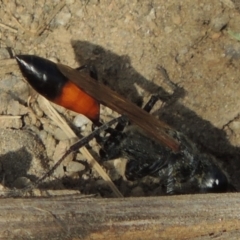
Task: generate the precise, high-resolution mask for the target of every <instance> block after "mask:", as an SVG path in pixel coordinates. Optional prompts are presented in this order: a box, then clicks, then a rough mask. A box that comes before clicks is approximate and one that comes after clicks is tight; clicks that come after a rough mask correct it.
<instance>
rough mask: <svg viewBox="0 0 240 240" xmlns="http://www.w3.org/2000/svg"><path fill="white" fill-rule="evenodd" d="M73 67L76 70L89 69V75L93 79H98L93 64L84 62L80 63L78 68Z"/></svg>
mask: <svg viewBox="0 0 240 240" xmlns="http://www.w3.org/2000/svg"><path fill="white" fill-rule="evenodd" d="M75 69H76V70H78V71H81V70H84V69H87V70H89V73H90V77H91V78H93V79H95V80H96V81H98V73H97V69H96V67H95V66H94V65H88V64H85V65H82V66H80V67H78V68H75Z"/></svg>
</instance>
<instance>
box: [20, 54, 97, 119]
mask: <svg viewBox="0 0 240 240" xmlns="http://www.w3.org/2000/svg"><path fill="white" fill-rule="evenodd" d="M16 60H17V62H18V65H19V67H20V69H21V72H22V74H23V76H24V77H25V78H26V80H27V81H28V83H29V84H30V85H31V86H32V88H33V89H35V91H36V92H38V93H39V94H41V95H42V96H44V97H45V98H47V99H48V100H49V101H52V102H54V103H56V104H58V105H61V106H63V107H65V108H67V109H70V110H72V111H75V112H77V113H81V114H84V115H85V116H86V117H88V118H89V119H90V120H92V121H93V122H98V120H99V112H100V105H99V103H98V101H96V100H95V99H94V98H93V97H91V96H89V95H88V94H86V93H85V92H84V91H82V90H81V89H80V88H79V87H77V86H76V85H75V84H74V83H72V82H71V80H69V79H68V78H67V77H65V76H64V75H63V74H62V73H61V72H60V71H59V70H58V68H57V65H56V64H55V63H54V62H52V61H50V60H47V59H44V58H41V57H38V56H34V55H17V56H16Z"/></svg>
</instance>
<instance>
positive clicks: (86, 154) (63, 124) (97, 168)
mask: <svg viewBox="0 0 240 240" xmlns="http://www.w3.org/2000/svg"><path fill="white" fill-rule="evenodd" d="M44 103H45V105H46V106H47V108H48V109H49V110H50V114H49V117H50V118H51V119H52V120H53V121H54V122H55V123H56V124H57V125H58V126H59V127H60V128H61V129H62V130H63V131H64V132H65V133H66V134H67V135H68V137H70V138H77V136H76V134H75V133H74V132H73V131H72V129H71V128H70V127H69V126H68V125H67V123H66V122H65V121H64V120H63V119H62V117H61V116H60V115H59V114H58V112H57V111H56V110H55V109H54V108H53V107H52V105H51V104H50V103H49V101H48V100H46V99H45V98H44ZM80 152H81V153H82V154H83V155H84V157H86V159H87V161H88V163H89V165H91V167H92V168H93V169H94V170H95V171H96V172H98V174H99V175H100V176H101V177H102V178H103V179H104V180H105V181H106V183H107V184H108V185H109V187H110V188H111V189H112V191H113V192H114V193H115V195H116V196H117V197H123V195H122V194H121V193H120V192H119V190H118V189H117V187H116V186H115V184H114V183H113V182H112V180H111V179H110V177H109V176H108V175H107V174H106V172H105V171H104V170H103V169H102V167H101V166H100V165H99V163H98V162H97V161H96V160H95V159H94V158H93V156H92V155H91V154H90V153H89V151H88V150H87V149H86V148H85V147H82V148H81V149H80Z"/></svg>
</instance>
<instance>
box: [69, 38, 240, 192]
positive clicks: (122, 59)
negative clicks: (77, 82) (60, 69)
mask: <svg viewBox="0 0 240 240" xmlns="http://www.w3.org/2000/svg"><path fill="white" fill-rule="evenodd" d="M72 47H73V49H74V51H75V58H76V60H77V61H78V62H79V65H83V64H89V65H95V66H96V68H97V71H98V75H99V79H100V80H101V81H103V83H105V84H107V85H108V86H109V87H111V88H112V89H113V90H115V91H117V92H118V93H120V94H121V95H123V96H126V97H127V98H130V100H132V101H133V102H135V103H136V104H138V105H139V106H141V105H142V98H141V96H139V94H138V93H137V91H136V88H135V86H134V83H136V84H137V85H139V86H140V87H141V88H142V89H144V90H146V91H148V92H149V93H151V94H156V93H157V94H159V96H160V99H161V100H162V101H164V102H165V104H164V106H163V107H161V108H160V109H157V110H156V111H154V112H153V113H152V114H154V115H155V116H156V117H159V118H160V119H161V120H163V121H165V122H166V123H167V124H168V125H170V126H171V127H173V128H174V129H176V130H177V131H178V132H181V133H183V134H185V135H186V136H187V137H188V138H189V139H190V140H192V141H193V142H194V143H196V144H197V145H198V148H199V150H200V151H201V150H202V151H204V152H206V153H210V154H212V155H214V156H215V157H217V159H218V161H219V163H220V165H221V166H222V168H223V169H224V170H225V171H226V172H227V173H228V174H229V175H231V178H232V179H231V181H232V183H233V185H234V187H235V188H236V189H237V190H238V189H240V182H239V181H238V174H239V171H240V162H239V158H240V149H239V148H238V147H235V146H232V145H231V144H230V142H229V141H228V139H227V136H226V133H225V132H224V131H223V130H222V129H218V128H216V127H214V126H213V125H212V124H211V123H210V122H209V121H207V120H204V119H202V118H201V117H199V116H198V115H197V114H196V113H195V112H194V111H192V110H190V109H189V108H187V107H185V106H184V105H183V104H181V103H180V102H179V101H178V100H179V98H180V97H184V95H185V94H186V93H185V91H184V89H182V88H180V87H178V86H176V89H175V94H173V96H171V95H170V94H169V93H168V92H167V91H165V90H164V89H163V88H162V87H161V86H158V85H156V84H155V83H153V82H150V81H148V80H147V79H146V78H144V76H142V75H141V74H140V73H138V72H137V71H136V70H135V69H134V68H133V67H132V66H131V61H130V59H129V57H128V56H125V55H124V56H119V55H117V54H115V53H113V52H111V51H109V50H107V49H104V48H103V47H101V46H98V45H94V44H92V43H89V42H87V41H72ZM92 59H94V60H92ZM159 64H161V63H159ZM163 64H164V63H163ZM126 66H127V67H126ZM154 70H155V69H153V71H154ZM159 77H161V75H160V74H159ZM173 81H174V80H173ZM185 126H187V128H186V127H185Z"/></svg>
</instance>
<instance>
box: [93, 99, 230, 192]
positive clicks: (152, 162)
mask: <svg viewBox="0 0 240 240" xmlns="http://www.w3.org/2000/svg"><path fill="white" fill-rule="evenodd" d="M156 100H157V97H156V96H153V97H152V99H151V100H150V101H149V103H148V104H147V105H146V107H145V110H147V111H149V110H150V109H151V107H152V105H153V104H154V103H155V102H156ZM117 128H118V129H111V130H110V132H111V135H110V136H109V137H100V136H97V137H96V139H97V142H98V143H99V144H100V145H101V146H102V149H101V151H100V155H101V156H102V158H103V159H104V160H108V159H114V158H118V157H125V158H127V160H128V161H127V165H126V170H125V175H126V178H127V179H128V180H136V179H140V178H143V177H145V176H147V175H150V176H153V177H159V178H160V179H161V184H162V187H163V190H164V191H165V193H166V194H188V193H209V192H226V191H228V190H229V186H230V185H229V181H228V178H227V177H226V175H225V173H224V172H223V171H222V169H221V168H220V166H218V164H217V163H216V160H215V158H214V157H213V156H211V155H209V154H205V153H201V152H200V151H199V150H198V149H197V147H196V145H195V144H194V143H192V142H191V141H190V140H189V139H188V138H187V137H186V136H185V135H183V134H182V133H179V132H177V131H175V130H174V131H171V133H169V134H171V136H172V138H173V139H175V140H176V141H177V142H178V143H179V144H180V151H179V152H177V153H175V152H173V151H172V150H171V149H169V148H167V147H165V146H164V145H163V144H160V143H158V142H156V141H155V140H154V139H151V138H149V136H147V135H146V134H145V133H144V132H143V131H142V130H141V129H139V128H138V127H137V126H128V127H126V128H125V129H124V131H119V129H121V128H123V126H121V127H119V125H118V126H117Z"/></svg>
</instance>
